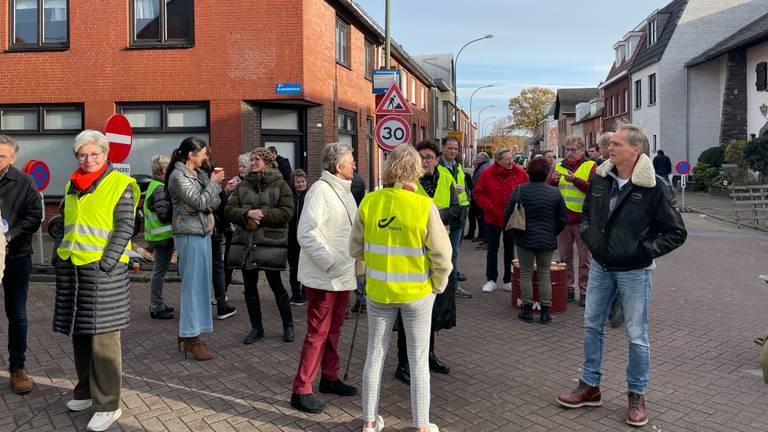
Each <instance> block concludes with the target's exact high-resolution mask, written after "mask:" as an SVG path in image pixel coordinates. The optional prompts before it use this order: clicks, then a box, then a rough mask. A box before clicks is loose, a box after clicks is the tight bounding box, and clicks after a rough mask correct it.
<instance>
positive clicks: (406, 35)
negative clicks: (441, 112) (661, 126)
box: [356, 0, 671, 134]
mask: <svg viewBox="0 0 768 432" xmlns="http://www.w3.org/2000/svg"><path fill="white" fill-rule="evenodd" d="M356 1H357V3H358V4H359V5H360V6H361V7H362V8H363V9H365V10H366V12H368V13H369V14H370V15H371V16H372V17H373V18H374V19H375V20H376V22H378V23H379V25H381V27H382V28H384V17H385V0H356ZM670 1H671V0H634V1H631V2H625V1H621V2H618V1H616V0H582V1H573V0H471V1H466V0H390V24H391V26H392V29H391V33H392V38H393V39H394V40H396V41H397V42H398V43H399V44H400V45H402V46H403V47H404V48H405V50H406V51H407V52H408V53H409V54H410V55H421V54H439V53H453V54H454V55H455V54H456V52H457V51H458V50H459V49H460V48H461V47H462V45H464V44H465V43H467V42H469V41H470V40H472V39H477V38H479V37H482V36H483V35H485V34H488V33H492V34H493V35H494V37H493V38H492V39H485V40H482V41H479V42H476V43H473V44H471V45H469V46H468V47H467V48H466V49H464V51H462V53H461V57H460V58H459V62H458V67H457V80H456V81H457V83H458V93H459V105H461V106H462V107H463V108H464V109H465V110H467V111H468V110H469V98H470V95H471V94H472V92H473V91H474V90H475V89H476V88H478V87H481V86H484V85H487V84H493V87H490V88H484V89H482V90H479V91H478V92H477V93H476V94H475V96H474V97H473V98H472V112H473V117H474V120H475V121H477V113H478V112H479V111H480V110H481V109H482V108H484V107H486V106H489V105H493V107H491V108H488V109H485V110H484V111H483V113H482V118H481V125H480V126H481V127H482V126H484V127H482V129H484V130H487V131H490V130H491V128H492V123H494V122H496V121H498V120H502V119H505V118H507V117H508V115H509V107H508V104H509V98H511V97H514V96H517V95H518V94H520V90H522V89H523V88H526V87H532V86H543V87H550V88H552V89H557V88H564V87H597V85H598V84H599V83H600V82H601V81H603V80H604V79H605V77H606V75H607V74H608V71H609V69H610V67H611V63H612V62H613V59H614V51H613V45H614V44H615V43H616V42H617V41H619V40H620V39H622V38H623V37H624V35H625V34H626V33H627V32H629V31H630V30H632V29H633V28H634V27H635V26H637V25H638V24H640V23H641V22H642V21H643V20H644V19H645V18H647V17H648V16H649V15H650V14H651V13H652V12H653V11H654V10H656V9H661V8H662V7H664V6H665V5H666V4H667V3H669V2H670ZM494 117H495V118H494ZM480 133H481V134H482V133H483V131H482V130H481V131H480Z"/></svg>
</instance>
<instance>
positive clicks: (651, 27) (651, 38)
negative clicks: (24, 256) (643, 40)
mask: <svg viewBox="0 0 768 432" xmlns="http://www.w3.org/2000/svg"><path fill="white" fill-rule="evenodd" d="M656 36H657V34H656V18H653V19H651V20H650V21H648V46H651V45H653V44H655V43H656Z"/></svg>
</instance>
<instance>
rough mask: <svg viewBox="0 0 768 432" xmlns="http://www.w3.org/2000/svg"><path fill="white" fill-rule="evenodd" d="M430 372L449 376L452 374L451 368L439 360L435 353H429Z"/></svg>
mask: <svg viewBox="0 0 768 432" xmlns="http://www.w3.org/2000/svg"><path fill="white" fill-rule="evenodd" d="M429 370H431V371H432V372H437V373H441V374H447V373H450V372H451V368H449V367H448V365H447V364H445V363H443V362H441V361H440V360H438V358H437V356H436V355H435V352H434V351H430V352H429Z"/></svg>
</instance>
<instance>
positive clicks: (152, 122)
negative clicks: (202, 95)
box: [118, 102, 209, 144]
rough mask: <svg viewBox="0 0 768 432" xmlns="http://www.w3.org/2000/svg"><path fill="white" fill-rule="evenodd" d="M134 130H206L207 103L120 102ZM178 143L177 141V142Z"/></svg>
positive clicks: (119, 108) (207, 124)
mask: <svg viewBox="0 0 768 432" xmlns="http://www.w3.org/2000/svg"><path fill="white" fill-rule="evenodd" d="M118 112H119V113H120V114H122V115H124V116H125V117H126V118H128V121H129V122H131V126H133V130H134V131H135V132H207V131H208V128H209V121H208V103H198V102H193V103H167V104H166V103H160V104H141V103H138V104H134V103H127V104H120V105H118ZM177 144H178V143H177Z"/></svg>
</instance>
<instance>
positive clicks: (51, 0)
mask: <svg viewBox="0 0 768 432" xmlns="http://www.w3.org/2000/svg"><path fill="white" fill-rule="evenodd" d="M43 8H44V10H45V17H46V21H66V20H67V0H45V1H44V2H43Z"/></svg>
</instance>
